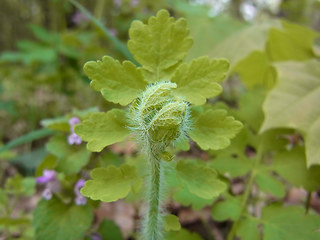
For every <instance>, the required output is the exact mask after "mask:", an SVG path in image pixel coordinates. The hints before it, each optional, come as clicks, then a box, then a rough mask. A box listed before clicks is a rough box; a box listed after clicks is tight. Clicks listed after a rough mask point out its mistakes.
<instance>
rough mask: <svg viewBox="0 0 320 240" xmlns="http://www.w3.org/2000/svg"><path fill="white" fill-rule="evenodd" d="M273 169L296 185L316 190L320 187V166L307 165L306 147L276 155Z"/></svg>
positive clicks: (308, 189)
mask: <svg viewBox="0 0 320 240" xmlns="http://www.w3.org/2000/svg"><path fill="white" fill-rule="evenodd" d="M272 169H273V170H274V171H276V172H277V173H278V174H279V175H280V176H281V177H283V178H284V179H286V180H287V181H289V182H290V183H291V184H293V185H294V186H296V187H303V188H304V189H306V190H307V191H310V192H312V191H316V190H317V189H319V187H320V166H319V165H314V166H311V167H310V168H309V169H307V167H306V157H305V153H304V148H301V147H296V148H294V149H292V150H291V151H283V152H280V153H277V154H276V155H275V156H274V162H273V164H272Z"/></svg>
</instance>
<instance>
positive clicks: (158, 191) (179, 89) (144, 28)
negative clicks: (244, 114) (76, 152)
mask: <svg viewBox="0 0 320 240" xmlns="http://www.w3.org/2000/svg"><path fill="white" fill-rule="evenodd" d="M129 37H130V40H129V41H128V48H129V50H130V52H131V53H132V54H133V56H134V58H135V60H136V61H137V62H139V64H140V65H141V66H139V67H137V66H136V65H135V64H134V63H132V62H130V61H124V62H123V63H120V62H119V61H117V60H114V59H113V58H111V57H109V56H105V57H103V58H102V61H90V62H88V63H86V64H85V66H84V71H85V73H86V75H87V76H88V77H89V78H90V79H91V87H92V88H93V89H94V90H96V91H99V92H101V94H102V96H103V97H104V98H105V99H106V100H107V101H110V102H113V103H118V104H120V105H122V106H126V105H130V107H129V109H128V110H123V109H112V110H110V111H108V112H106V113H104V112H98V113H92V114H90V116H89V117H88V118H87V119H85V120H84V121H83V122H81V124H78V125H77V126H76V127H75V129H74V132H75V134H77V135H79V136H80V137H81V139H82V140H84V141H87V142H88V144H87V148H88V149H89V150H90V151H93V152H100V151H101V150H102V149H103V148H105V147H106V146H108V145H111V144H113V143H116V142H120V141H123V140H125V139H126V138H127V137H128V136H129V135H130V134H132V135H133V136H135V138H136V139H137V141H138V143H139V146H141V149H142V152H143V153H144V154H145V155H146V158H147V165H148V171H149V174H148V175H149V176H148V177H149V179H147V181H145V182H146V184H147V188H146V189H147V190H146V193H145V196H146V201H147V202H148V209H147V213H146V214H145V217H144V220H143V221H144V222H143V224H142V231H141V239H143V240H160V239H166V236H165V227H164V225H168V224H169V223H165V221H167V220H170V219H172V218H171V217H165V215H164V210H162V209H161V203H162V202H163V200H162V197H163V195H164V194H162V193H163V188H164V183H165V181H166V179H165V175H164V168H165V166H166V164H169V163H168V162H170V161H171V160H172V159H173V157H174V156H172V154H171V152H172V151H171V152H170V151H169V149H168V148H169V147H170V146H172V145H174V146H177V147H179V148H181V149H184V150H186V149H188V146H189V145H188V139H189V137H190V138H191V139H192V140H193V141H195V142H196V143H197V144H198V145H199V147H200V148H202V149H203V150H208V149H213V150H219V149H223V148H225V147H227V146H228V145H229V144H230V139H231V138H233V137H234V136H235V135H236V134H237V133H238V132H239V131H240V129H241V128H242V124H241V123H240V122H239V121H237V120H235V119H234V118H233V117H231V116H227V112H226V111H225V110H222V109H217V108H214V107H213V106H212V105H205V103H206V100H207V99H208V98H212V97H216V96H217V95H219V94H220V93H221V91H222V87H221V86H220V84H219V82H221V81H222V80H223V79H224V78H225V76H226V73H227V71H228V67H229V63H228V61H227V60H225V59H209V58H208V57H199V58H197V59H194V60H193V61H191V62H190V63H184V62H183V60H184V58H185V56H186V53H187V52H188V50H189V49H190V47H191V46H192V43H193V41H192V39H191V38H190V37H189V30H188V28H187V26H186V21H185V19H182V18H181V19H178V20H175V19H174V18H172V17H170V16H169V13H168V12H167V11H166V10H161V11H159V12H158V13H157V16H156V17H151V18H150V19H149V20H148V23H147V24H144V23H142V22H141V21H134V22H133V23H132V25H131V28H130V30H129ZM172 171H174V170H172ZM175 171H177V173H178V174H177V175H179V179H180V182H181V185H183V186H185V187H187V188H188V189H189V191H190V192H193V193H195V194H196V195H198V196H200V197H203V198H204V199H213V198H214V197H216V196H218V195H219V194H220V193H221V192H223V191H224V190H225V188H226V185H225V184H224V183H223V182H222V181H220V180H219V179H218V178H217V173H216V172H215V170H214V169H212V168H209V167H207V166H205V165H193V164H192V162H191V163H190V162H188V161H187V162H184V163H180V164H177V165H176V169H175ZM91 178H92V179H91V180H88V181H86V183H85V185H84V187H83V188H82V189H81V193H82V194H83V195H84V196H86V197H89V198H91V199H93V200H101V201H104V202H112V201H116V200H118V199H120V198H124V197H126V196H127V195H128V193H129V192H130V190H133V192H137V191H139V189H140V187H141V185H142V177H140V176H139V175H138V173H137V171H136V168H135V166H133V165H129V164H123V165H121V166H120V167H119V168H117V167H115V166H109V167H107V168H96V169H94V170H92V172H91Z"/></svg>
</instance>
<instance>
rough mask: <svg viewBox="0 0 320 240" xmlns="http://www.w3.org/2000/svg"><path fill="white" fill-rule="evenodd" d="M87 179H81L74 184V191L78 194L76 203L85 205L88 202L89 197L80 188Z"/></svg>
mask: <svg viewBox="0 0 320 240" xmlns="http://www.w3.org/2000/svg"><path fill="white" fill-rule="evenodd" d="M84 183H85V180H84V179H79V180H78V182H77V183H76V185H75V186H74V193H75V195H76V198H75V203H76V205H85V204H86V203H87V198H86V197H84V196H82V194H81V193H80V189H81V188H82V187H83V186H84Z"/></svg>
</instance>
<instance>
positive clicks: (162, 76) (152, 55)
mask: <svg viewBox="0 0 320 240" xmlns="http://www.w3.org/2000/svg"><path fill="white" fill-rule="evenodd" d="M186 25H187V24H186V21H185V19H183V18H180V19H178V20H177V21H175V20H174V18H172V17H170V16H169V13H168V11H166V10H160V11H159V12H158V13H157V16H156V17H150V18H149V20H148V24H143V23H142V22H141V21H134V22H133V23H132V24H131V27H130V30H129V37H130V40H129V41H128V48H129V50H130V51H131V53H132V54H133V56H134V58H135V59H136V60H137V61H138V62H139V63H141V64H142V66H143V69H144V70H146V71H147V72H149V73H150V74H151V78H152V79H148V81H149V82H155V81H159V80H168V72H170V68H172V67H173V66H177V64H179V63H180V62H181V61H182V60H183V58H184V57H185V55H186V53H187V51H188V50H189V49H190V47H191V45H192V42H193V41H192V39H191V38H190V37H188V35H189V30H188V28H187V26H186Z"/></svg>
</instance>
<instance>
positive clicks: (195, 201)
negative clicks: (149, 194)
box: [173, 188, 216, 210]
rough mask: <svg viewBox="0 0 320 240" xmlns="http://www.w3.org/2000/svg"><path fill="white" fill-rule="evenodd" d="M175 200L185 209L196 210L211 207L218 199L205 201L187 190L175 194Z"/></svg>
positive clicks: (180, 190)
mask: <svg viewBox="0 0 320 240" xmlns="http://www.w3.org/2000/svg"><path fill="white" fill-rule="evenodd" d="M173 199H174V200H175V201H176V202H178V203H180V204H182V205H183V206H185V207H189V206H191V207H192V208H193V209H195V210H199V209H201V208H204V207H205V206H209V205H211V204H212V203H213V202H214V201H215V200H216V198H212V199H204V198H201V197H198V196H197V195H195V194H192V193H190V191H189V190H188V189H187V188H183V189H179V190H178V191H177V192H175V193H174V194H173Z"/></svg>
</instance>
